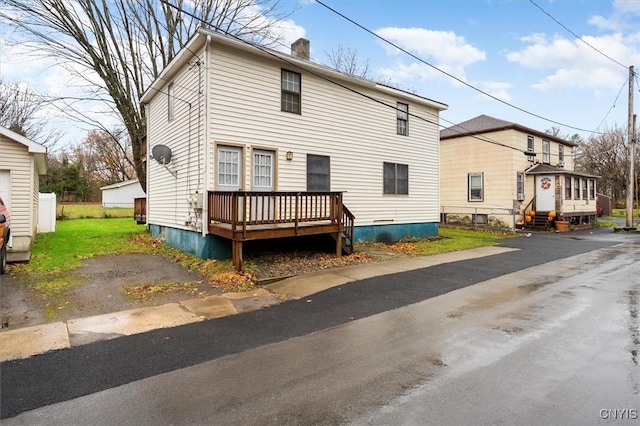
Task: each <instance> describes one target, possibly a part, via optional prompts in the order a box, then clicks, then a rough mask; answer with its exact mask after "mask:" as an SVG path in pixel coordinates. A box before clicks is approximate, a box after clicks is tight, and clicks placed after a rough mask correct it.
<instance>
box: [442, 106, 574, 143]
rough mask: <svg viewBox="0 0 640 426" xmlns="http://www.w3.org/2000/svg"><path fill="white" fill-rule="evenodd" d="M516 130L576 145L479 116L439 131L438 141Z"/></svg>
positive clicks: (511, 123)
mask: <svg viewBox="0 0 640 426" xmlns="http://www.w3.org/2000/svg"><path fill="white" fill-rule="evenodd" d="M509 129H512V130H517V131H520V132H522V133H527V134H530V135H535V136H538V137H541V138H544V139H547V140H552V141H554V142H558V143H561V144H563V145H567V146H572V147H573V146H577V144H576V143H574V142H571V141H568V140H566V139H562V138H559V137H557V136H553V135H550V134H548V133H545V132H541V131H539V130H535V129H531V128H529V127H525V126H522V125H520V124H517V123H513V122H511V121H506V120H501V119H499V118H494V117H490V116H488V115H484V114H483V115H479V116H477V117H476V118H472V119H471V120H467V121H464V122H462V123H460V124H456V125H455V126H451V127H448V128H446V129H443V130H441V131H440V140H446V139H452V138H456V137H461V136H472V135H477V134H482V133H489V132H497V131H500V130H509Z"/></svg>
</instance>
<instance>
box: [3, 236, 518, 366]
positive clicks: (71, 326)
mask: <svg viewBox="0 0 640 426" xmlns="http://www.w3.org/2000/svg"><path fill="white" fill-rule="evenodd" d="M514 250H517V249H513V248H506V247H481V248H477V249H471V250H464V251H457V252H451V253H444V254H438V255H434V256H424V257H411V258H403V259H398V260H390V261H386V262H379V263H366V264H360V265H353V266H346V267H343V268H338V269H332V270H326V271H318V272H313V273H309V274H304V275H299V276H295V277H291V278H287V279H284V280H282V281H279V282H276V283H272V284H269V285H267V286H265V287H263V288H261V289H257V290H253V291H249V292H245V293H225V294H223V295H221V296H209V297H206V298H202V299H190V300H185V301H182V302H180V303H168V304H165V305H160V306H155V307H149V308H139V309H132V310H128V311H122V312H113V313H109V314H104V315H97V316H93V317H87V318H78V319H73V320H69V321H66V322H55V323H50V324H42V325H37V326H33V327H25V328H20V329H17V330H10V331H4V332H0V361H8V360H13V359H22V358H28V357H30V356H33V355H37V354H42V353H45V352H48V351H52V350H57V349H66V348H70V347H72V346H78V345H84V344H88V343H92V342H96V341H99V340H106V339H113V338H116V337H120V336H129V335H132V334H138V333H145V332H148V331H151V330H155V329H159V328H167V327H176V326H179V325H185V324H190V323H194V322H199V321H204V320H208V319H215V318H220V317H225V316H229V315H235V314H239V313H242V312H248V311H251V310H255V309H263V308H267V307H269V306H272V305H275V304H278V303H281V302H283V301H285V300H290V299H299V298H303V297H307V296H309V295H311V294H314V293H318V292H321V291H323V290H326V289H328V288H331V287H336V286H340V285H344V284H347V283H350V282H353V281H357V280H363V279H366V278H372V277H377V276H383V275H389V274H395V273H399V272H405V271H411V270H415V269H421V268H427V267H430V266H434V265H438V264H442V263H450V262H458V261H461V260H468V259H474V258H478V257H484V256H491V255H496V254H502V253H506V252H509V251H514Z"/></svg>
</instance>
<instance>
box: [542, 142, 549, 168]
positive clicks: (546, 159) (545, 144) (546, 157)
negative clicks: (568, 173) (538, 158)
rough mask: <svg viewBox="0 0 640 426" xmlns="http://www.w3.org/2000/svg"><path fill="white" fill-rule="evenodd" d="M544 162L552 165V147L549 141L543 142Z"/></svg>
mask: <svg viewBox="0 0 640 426" xmlns="http://www.w3.org/2000/svg"><path fill="white" fill-rule="evenodd" d="M542 162H543V163H545V164H549V163H551V147H550V145H549V141H545V140H543V141H542Z"/></svg>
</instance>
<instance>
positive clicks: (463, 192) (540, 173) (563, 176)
mask: <svg viewBox="0 0 640 426" xmlns="http://www.w3.org/2000/svg"><path fill="white" fill-rule="evenodd" d="M575 147H576V144H575V143H573V142H571V141H567V140H565V139H562V138H558V137H555V136H551V135H549V134H546V133H544V132H541V131H538V130H533V129H530V128H527V127H524V126H521V125H519V124H516V123H512V122H509V121H504V120H499V119H497V118H493V117H489V116H486V115H481V116H478V117H476V118H473V119H471V120H468V121H465V122H463V123H460V124H458V125H455V126H452V127H450V128H447V129H444V130H442V131H441V132H440V188H441V194H440V203H441V213H442V219H443V220H445V221H449V222H451V221H463V222H464V221H467V222H470V223H471V222H475V223H483V224H491V225H497V226H508V227H514V226H516V225H518V224H524V223H525V219H526V220H528V219H527V218H526V217H525V216H526V215H528V213H529V212H530V211H534V212H536V215H535V217H534V218H533V220H532V222H531V223H530V224H529V226H535V227H539V228H547V227H549V226H550V225H551V224H552V221H551V222H550V221H549V220H548V217H549V216H554V215H555V216H556V218H561V217H562V218H564V219H565V220H566V221H570V222H571V223H574V224H578V223H590V222H591V221H592V220H593V219H594V218H595V217H596V181H597V179H598V176H594V175H590V174H585V173H580V172H576V171H574V169H573V168H574V161H573V155H574V149H575ZM551 212H554V213H551ZM550 213H551V214H550Z"/></svg>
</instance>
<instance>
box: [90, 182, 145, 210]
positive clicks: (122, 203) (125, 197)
mask: <svg viewBox="0 0 640 426" xmlns="http://www.w3.org/2000/svg"><path fill="white" fill-rule="evenodd" d="M100 190H101V191H102V207H127V208H131V207H133V200H135V199H136V198H144V197H145V193H144V191H143V190H142V186H141V185H140V182H139V181H138V180H125V181H124V182H118V183H114V184H112V185H107V186H103V187H101V188H100Z"/></svg>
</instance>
